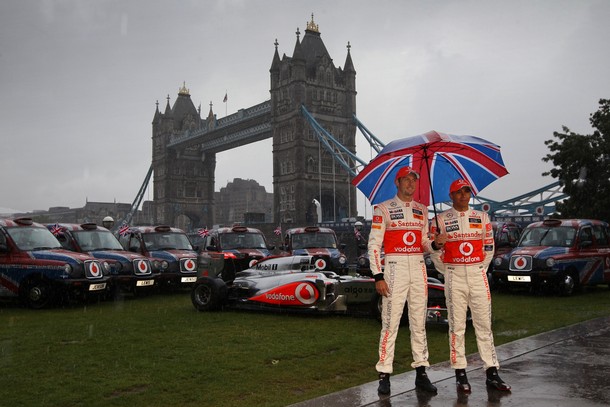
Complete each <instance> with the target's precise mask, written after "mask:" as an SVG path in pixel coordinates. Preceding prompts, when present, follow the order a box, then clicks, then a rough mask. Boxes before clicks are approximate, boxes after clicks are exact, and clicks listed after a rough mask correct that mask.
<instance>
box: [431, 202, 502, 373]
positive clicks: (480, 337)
mask: <svg viewBox="0 0 610 407" xmlns="http://www.w3.org/2000/svg"><path fill="white" fill-rule="evenodd" d="M435 226H436V225H435ZM438 226H439V228H440V233H446V234H447V242H446V243H445V247H444V249H443V253H442V254H441V255H440V259H441V261H442V263H440V264H439V263H438V262H435V264H436V265H437V267H440V268H441V270H440V271H442V272H444V275H445V298H446V299H447V310H448V312H449V351H450V355H449V359H450V362H451V367H453V368H454V369H465V368H466V355H465V350H464V335H465V333H466V315H467V310H468V308H470V312H471V314H472V322H473V325H474V328H475V335H476V338H477V347H478V349H479V354H480V355H481V360H482V361H483V364H484V366H485V369H488V368H490V367H493V366H495V367H499V364H498V358H497V356H496V350H495V347H494V339H493V332H492V330H491V294H490V292H489V282H488V280H487V267H488V266H489V263H490V262H491V260H492V258H493V253H494V240H493V229H492V225H491V223H490V221H489V216H488V215H487V213H485V212H481V211H476V210H473V209H470V208H468V210H467V211H465V212H458V211H457V210H455V209H454V208H451V209H449V210H447V211H445V212H443V213H441V214H440V215H438Z"/></svg>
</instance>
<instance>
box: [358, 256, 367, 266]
mask: <svg viewBox="0 0 610 407" xmlns="http://www.w3.org/2000/svg"><path fill="white" fill-rule="evenodd" d="M368 263H369V260H368V259H367V258H366V257H359V258H358V265H359V266H360V267H365V266H367V265H368Z"/></svg>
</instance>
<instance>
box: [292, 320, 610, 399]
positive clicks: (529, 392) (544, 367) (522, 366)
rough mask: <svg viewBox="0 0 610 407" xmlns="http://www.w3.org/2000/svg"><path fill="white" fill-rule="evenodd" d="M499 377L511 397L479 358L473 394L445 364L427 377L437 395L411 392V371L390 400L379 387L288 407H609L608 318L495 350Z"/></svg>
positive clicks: (471, 373)
mask: <svg viewBox="0 0 610 407" xmlns="http://www.w3.org/2000/svg"><path fill="white" fill-rule="evenodd" d="M496 352H497V353H498V357H499V359H500V371H499V373H500V376H501V377H502V379H503V380H504V381H506V382H507V383H508V384H510V385H511V386H512V392H499V391H497V390H490V389H488V388H487V386H486V385H485V371H484V370H483V366H482V363H481V361H480V359H479V357H478V354H473V355H470V356H469V357H468V369H467V373H468V379H469V381H470V385H471V387H472V393H471V394H470V395H468V396H464V395H460V394H458V393H457V391H456V387H455V376H454V372H453V370H452V369H451V367H450V365H449V362H443V363H439V364H436V365H433V366H431V367H430V368H429V369H428V370H427V372H428V377H430V380H431V381H432V382H433V383H434V384H435V385H436V387H437V388H438V394H437V395H432V396H430V395H428V394H426V393H422V392H420V391H417V390H415V386H414V382H415V371H414V370H413V371H410V372H407V373H403V374H398V375H395V376H392V378H391V384H392V394H390V395H388V396H380V395H378V394H377V381H374V382H370V383H366V384H364V385H362V386H358V387H354V388H351V389H347V390H343V391H340V392H337V393H332V394H329V395H326V396H323V397H319V398H317V399H313V400H308V401H305V402H301V403H298V404H294V405H293V406H292V407H325V406H328V407H338V406H380V407H390V406H393V407H398V406H416V407H424V406H429V407H444V406H455V407H458V406H471V407H476V406H489V407H490V406H494V407H496V406H536V407H539V406H541V407H547V406H548V407H550V406H557V407H564V406H565V407H574V406H576V407H592V406H609V405H610V317H604V318H598V319H594V320H590V321H587V322H584V323H580V324H576V325H571V326H569V327H565V328H560V329H557V330H554V331H550V332H545V333H542V334H539V335H535V336H531V337H528V338H524V339H520V340H517V341H514V342H510V343H507V344H504V345H500V346H497V347H496Z"/></svg>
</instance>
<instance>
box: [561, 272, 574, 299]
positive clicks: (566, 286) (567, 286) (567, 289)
mask: <svg viewBox="0 0 610 407" xmlns="http://www.w3.org/2000/svg"><path fill="white" fill-rule="evenodd" d="M575 289H576V280H574V277H572V275H571V274H569V273H567V274H564V275H562V276H561V279H560V280H559V294H560V295H562V296H564V297H568V296H570V295H572V294H573V293H574V290H575Z"/></svg>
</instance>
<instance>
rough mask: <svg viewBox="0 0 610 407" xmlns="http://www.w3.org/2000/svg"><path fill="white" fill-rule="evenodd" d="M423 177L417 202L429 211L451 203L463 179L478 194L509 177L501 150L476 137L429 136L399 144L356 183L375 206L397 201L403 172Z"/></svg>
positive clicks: (387, 150)
mask: <svg viewBox="0 0 610 407" xmlns="http://www.w3.org/2000/svg"><path fill="white" fill-rule="evenodd" d="M405 166H409V167H411V168H412V169H413V170H415V171H417V173H418V174H419V182H418V189H417V190H416V192H415V194H414V196H413V199H414V200H415V201H417V202H420V203H422V204H424V205H426V206H430V205H433V206H434V205H435V204H436V200H435V197H436V198H438V197H440V199H441V202H443V201H447V200H448V199H449V185H451V183H452V182H453V181H455V180H456V179H459V178H462V179H465V180H466V181H468V182H469V183H470V185H471V186H472V192H473V194H478V193H479V192H480V191H481V190H482V189H483V188H485V187H486V186H487V185H489V184H491V183H492V182H493V181H495V180H497V179H498V178H500V177H503V176H504V175H506V174H508V171H507V170H506V166H505V165H504V161H503V160H502V155H501V153H500V146H498V145H496V144H494V143H492V142H490V141H487V140H484V139H482V138H479V137H475V136H457V135H453V134H445V133H439V132H436V131H429V132H427V133H425V134H421V135H419V136H415V137H407V138H403V139H399V140H394V141H392V142H390V143H389V144H388V145H386V146H385V147H384V148H383V150H381V152H380V153H379V154H378V155H377V157H375V158H374V159H373V160H371V162H370V163H368V164H367V165H366V166H365V167H364V168H363V169H362V171H360V173H359V174H358V175H357V176H356V177H355V178H354V179H353V180H352V184H353V185H355V186H356V187H357V188H358V189H359V190H360V191H362V192H363V193H364V194H365V195H366V197H367V198H368V199H369V201H370V202H371V204H377V203H380V202H383V201H385V200H387V199H390V198H393V197H394V195H396V185H395V184H394V179H395V177H396V173H397V172H398V170H399V169H400V168H401V167H405Z"/></svg>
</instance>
